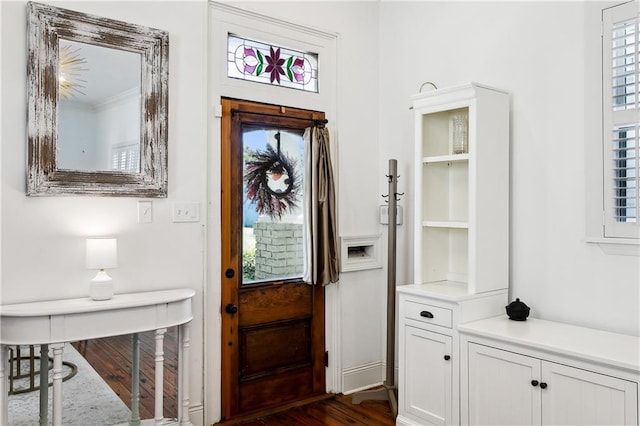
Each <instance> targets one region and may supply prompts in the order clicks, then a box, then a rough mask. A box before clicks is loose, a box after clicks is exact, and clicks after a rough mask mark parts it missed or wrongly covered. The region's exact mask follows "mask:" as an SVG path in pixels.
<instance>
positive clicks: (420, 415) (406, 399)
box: [400, 326, 452, 425]
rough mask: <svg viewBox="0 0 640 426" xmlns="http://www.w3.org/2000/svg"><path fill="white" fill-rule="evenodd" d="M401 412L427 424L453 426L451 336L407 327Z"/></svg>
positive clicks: (405, 330)
mask: <svg viewBox="0 0 640 426" xmlns="http://www.w3.org/2000/svg"><path fill="white" fill-rule="evenodd" d="M404 332H405V347H404V351H403V358H404V359H403V360H402V361H403V363H404V368H403V370H401V371H403V373H402V374H404V389H403V390H404V392H402V390H401V392H402V394H401V396H400V398H401V404H402V405H403V409H402V411H403V412H405V413H408V414H410V415H412V416H413V417H414V418H416V419H419V420H420V424H424V425H448V424H451V400H452V395H451V392H452V389H451V384H452V366H451V364H452V361H451V359H450V358H449V359H445V355H448V356H449V357H450V356H451V336H446V335H443V334H438V333H432V332H428V331H425V330H421V329H419V328H415V327H411V326H405V329H404Z"/></svg>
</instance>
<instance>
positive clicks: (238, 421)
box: [215, 393, 335, 426]
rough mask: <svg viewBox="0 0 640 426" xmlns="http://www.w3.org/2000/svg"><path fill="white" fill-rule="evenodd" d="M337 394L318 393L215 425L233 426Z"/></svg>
mask: <svg viewBox="0 0 640 426" xmlns="http://www.w3.org/2000/svg"><path fill="white" fill-rule="evenodd" d="M334 397H335V394H333V393H325V394H322V395H316V396H312V397H309V398H305V399H301V400H300V401H295V402H290V403H288V404H285V405H281V406H279V407H275V408H270V409H267V410H262V411H256V412H254V413H249V414H243V415H240V416H238V417H233V418H231V419H229V420H222V421H220V422H219V423H215V426H231V425H239V424H241V423H244V422H247V421H250V420H255V419H257V418H260V417H266V416H270V415H272V414H276V413H280V412H282V411H287V410H289V409H291V408H296V407H302V406H303V405H309V404H313V403H314V402H318V401H324V400H326V399H331V398H334Z"/></svg>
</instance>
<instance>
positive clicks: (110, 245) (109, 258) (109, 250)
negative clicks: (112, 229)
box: [86, 238, 118, 269]
mask: <svg viewBox="0 0 640 426" xmlns="http://www.w3.org/2000/svg"><path fill="white" fill-rule="evenodd" d="M86 254H87V258H86V260H87V269H109V268H117V267H118V248H117V242H116V239H115V238H87V253H86Z"/></svg>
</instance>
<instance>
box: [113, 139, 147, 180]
mask: <svg viewBox="0 0 640 426" xmlns="http://www.w3.org/2000/svg"><path fill="white" fill-rule="evenodd" d="M111 170H117V171H120V172H127V173H140V146H139V144H138V143H137V142H135V143H130V144H126V145H120V146H117V147H112V148H111Z"/></svg>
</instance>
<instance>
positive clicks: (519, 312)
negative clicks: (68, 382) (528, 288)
mask: <svg viewBox="0 0 640 426" xmlns="http://www.w3.org/2000/svg"><path fill="white" fill-rule="evenodd" d="M505 309H506V310H507V315H509V319H510V320H514V321H526V320H527V317H528V316H529V311H530V309H529V307H528V306H527V305H525V303H524V302H521V301H520V299H518V298H516V300H515V301H513V302H511V303H509V304H508V305H507V306H505Z"/></svg>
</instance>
